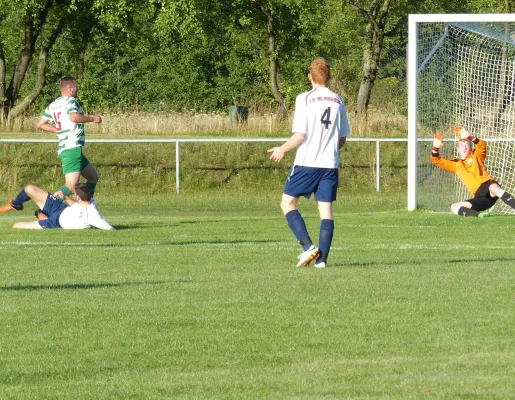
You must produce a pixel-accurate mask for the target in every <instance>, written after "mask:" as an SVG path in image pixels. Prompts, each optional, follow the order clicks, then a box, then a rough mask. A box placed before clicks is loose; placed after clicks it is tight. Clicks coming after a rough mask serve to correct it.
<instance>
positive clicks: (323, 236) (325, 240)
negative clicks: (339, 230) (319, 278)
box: [318, 219, 334, 262]
mask: <svg viewBox="0 0 515 400" xmlns="http://www.w3.org/2000/svg"><path fill="white" fill-rule="evenodd" d="M333 232H334V221H333V220H332V219H323V220H322V221H321V222H320V234H319V236H318V248H319V250H320V257H319V259H318V261H319V262H327V256H328V255H329V249H330V248H331V243H332V242H333Z"/></svg>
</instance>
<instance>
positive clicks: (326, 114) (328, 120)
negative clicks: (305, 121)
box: [320, 107, 331, 129]
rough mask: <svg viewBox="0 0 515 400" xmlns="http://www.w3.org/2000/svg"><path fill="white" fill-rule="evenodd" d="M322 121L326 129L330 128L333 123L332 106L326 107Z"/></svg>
mask: <svg viewBox="0 0 515 400" xmlns="http://www.w3.org/2000/svg"><path fill="white" fill-rule="evenodd" d="M320 122H321V123H323V124H324V125H325V129H329V125H331V107H327V108H326V109H325V111H324V113H323V114H322V118H321V119H320Z"/></svg>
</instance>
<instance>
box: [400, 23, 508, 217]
mask: <svg viewBox="0 0 515 400" xmlns="http://www.w3.org/2000/svg"><path fill="white" fill-rule="evenodd" d="M408 83H409V88H408V209H409V210H414V209H416V208H419V207H420V208H427V209H432V210H435V211H448V210H449V206H450V205H451V204H452V203H455V202H457V201H462V200H465V199H467V198H471V197H472V195H471V193H470V192H468V190H467V189H466V188H465V186H464V185H463V184H462V183H461V182H460V181H459V179H458V178H457V177H456V175H454V174H451V173H449V172H446V171H444V170H442V169H440V168H438V167H435V166H433V165H432V164H431V162H430V161H429V155H430V152H431V148H432V139H433V134H434V133H435V132H442V133H443V134H444V136H445V138H446V141H445V144H444V146H443V147H442V149H441V151H440V153H441V154H442V156H443V157H446V158H454V157H456V150H455V148H456V143H455V139H454V133H453V131H452V128H453V127H454V126H456V125H460V126H463V127H464V128H466V129H467V130H468V131H469V132H471V133H472V134H473V135H475V136H477V137H479V138H481V139H484V140H486V141H487V144H488V145H487V158H486V161H485V164H486V167H487V169H488V171H489V172H490V174H491V175H492V176H494V177H495V178H496V179H497V180H498V181H499V183H500V184H501V185H502V186H503V188H504V189H506V191H508V192H510V193H513V192H515V130H514V128H515V15H514V14H471V15H468V14H449V15H447V14H436V15H410V17H409V45H408ZM493 210H494V211H495V212H496V213H506V214H507V213H510V214H511V213H513V212H514V210H513V209H511V208H510V207H508V206H506V205H505V204H504V203H503V202H500V201H499V202H497V204H496V206H495V207H494V209H493Z"/></svg>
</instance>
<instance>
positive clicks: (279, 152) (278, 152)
mask: <svg viewBox="0 0 515 400" xmlns="http://www.w3.org/2000/svg"><path fill="white" fill-rule="evenodd" d="M305 139H306V134H305V133H300V132H297V133H294V134H293V135H291V136H290V138H289V139H288V140H287V141H286V142H284V143H283V144H282V145H281V146H277V147H272V148H271V149H268V150H267V151H268V152H269V153H272V154H271V155H270V160H272V161H277V162H279V161H281V160H282V159H283V157H284V155H285V154H286V153H288V152H289V151H290V150H292V149H294V148H296V147H297V146H298V145H300V144H301V143H302V142H303V141H304V140H305Z"/></svg>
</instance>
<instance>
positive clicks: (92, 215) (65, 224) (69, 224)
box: [59, 203, 112, 230]
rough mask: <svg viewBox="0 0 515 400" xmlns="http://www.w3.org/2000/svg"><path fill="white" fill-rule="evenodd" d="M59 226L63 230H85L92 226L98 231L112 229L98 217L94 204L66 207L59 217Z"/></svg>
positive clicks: (75, 204) (77, 204) (76, 204)
mask: <svg viewBox="0 0 515 400" xmlns="http://www.w3.org/2000/svg"><path fill="white" fill-rule="evenodd" d="M59 225H61V227H62V228H63V229H87V228H91V227H92V226H94V227H95V228H98V229H104V230H108V229H112V226H111V225H110V224H109V223H108V222H107V221H106V220H105V219H104V218H102V216H101V215H100V212H99V211H98V209H97V207H96V206H95V204H90V205H89V206H87V207H84V206H81V205H79V203H74V204H73V205H72V206H70V207H66V208H65V209H64V211H63V212H62V213H61V215H60V216H59Z"/></svg>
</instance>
